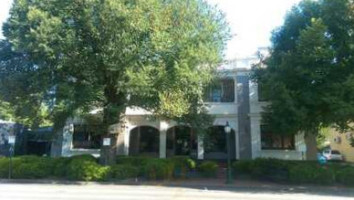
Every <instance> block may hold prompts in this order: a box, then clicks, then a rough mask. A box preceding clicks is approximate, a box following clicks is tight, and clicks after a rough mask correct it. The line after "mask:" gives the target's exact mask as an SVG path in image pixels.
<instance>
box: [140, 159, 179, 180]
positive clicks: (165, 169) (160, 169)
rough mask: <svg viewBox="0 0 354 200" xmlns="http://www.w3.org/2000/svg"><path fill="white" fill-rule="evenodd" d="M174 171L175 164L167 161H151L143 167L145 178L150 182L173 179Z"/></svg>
mask: <svg viewBox="0 0 354 200" xmlns="http://www.w3.org/2000/svg"><path fill="white" fill-rule="evenodd" d="M173 171H174V164H173V162H171V161H169V160H165V159H150V160H149V161H148V162H147V163H146V164H145V166H144V167H143V174H144V176H145V177H146V178H147V179H150V180H160V179H171V178H172V176H173Z"/></svg>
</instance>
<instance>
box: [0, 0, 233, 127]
mask: <svg viewBox="0 0 354 200" xmlns="http://www.w3.org/2000/svg"><path fill="white" fill-rule="evenodd" d="M3 32H4V35H5V37H6V39H5V40H6V41H3V43H2V45H8V47H9V48H10V50H11V51H9V53H10V54H13V56H10V57H8V58H6V59H4V60H3V61H2V62H1V76H2V77H1V84H0V92H1V93H2V95H0V96H1V97H4V96H5V95H3V94H4V93H6V92H7V94H8V95H9V96H6V98H7V101H8V102H10V103H11V104H14V105H16V106H15V108H18V109H21V108H23V107H25V108H26V109H27V110H28V111H31V112H30V113H31V115H33V117H36V116H38V108H39V107H41V106H43V105H45V106H46V107H48V109H49V110H50V112H51V116H53V120H54V121H55V124H56V125H57V126H59V127H60V126H62V123H63V122H64V121H65V119H66V118H67V117H68V116H72V115H74V114H77V113H88V112H89V111H91V110H92V109H93V108H101V109H103V110H102V116H103V122H102V123H103V125H104V126H105V127H106V128H107V127H108V126H109V125H111V124H115V123H117V122H120V121H121V120H122V119H123V118H124V113H125V110H126V108H127V107H128V106H139V107H142V108H145V109H147V110H150V111H152V112H153V114H154V116H157V117H163V118H168V119H176V120H182V119H191V117H190V116H193V115H195V114H198V113H200V112H201V110H202V109H201V97H202V91H203V86H204V85H205V84H207V83H208V81H209V80H210V79H211V78H212V72H213V70H214V69H215V67H216V64H217V63H218V62H220V59H221V58H222V52H223V49H224V46H225V43H226V40H227V39H228V38H229V28H228V25H227V23H226V22H225V20H224V17H223V15H222V14H221V13H220V12H219V11H218V10H217V9H216V8H215V7H211V6H209V5H208V4H207V3H206V2H205V1H203V0H186V1H179V0H178V1H177V0H72V1H63V0H15V1H14V4H13V6H12V8H11V11H10V17H9V19H8V21H7V22H6V23H5V24H4V26H3ZM7 50H8V49H7ZM20 103H22V104H24V106H18V104H20ZM19 113H23V112H19ZM195 119H203V117H196V118H195Z"/></svg>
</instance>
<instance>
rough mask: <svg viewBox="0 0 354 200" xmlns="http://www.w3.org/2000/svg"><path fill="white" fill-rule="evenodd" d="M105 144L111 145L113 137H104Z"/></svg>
mask: <svg viewBox="0 0 354 200" xmlns="http://www.w3.org/2000/svg"><path fill="white" fill-rule="evenodd" d="M103 146H111V138H103Z"/></svg>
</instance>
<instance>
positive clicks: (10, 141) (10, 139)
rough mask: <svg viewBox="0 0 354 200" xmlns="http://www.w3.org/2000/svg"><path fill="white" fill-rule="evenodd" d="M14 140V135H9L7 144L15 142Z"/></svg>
mask: <svg viewBox="0 0 354 200" xmlns="http://www.w3.org/2000/svg"><path fill="white" fill-rule="evenodd" d="M15 141H16V136H14V135H9V144H15Z"/></svg>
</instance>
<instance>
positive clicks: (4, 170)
mask: <svg viewBox="0 0 354 200" xmlns="http://www.w3.org/2000/svg"><path fill="white" fill-rule="evenodd" d="M8 176H9V159H8V158H5V157H1V158H0V178H7V177H8Z"/></svg>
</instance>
